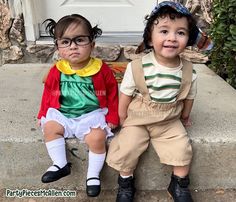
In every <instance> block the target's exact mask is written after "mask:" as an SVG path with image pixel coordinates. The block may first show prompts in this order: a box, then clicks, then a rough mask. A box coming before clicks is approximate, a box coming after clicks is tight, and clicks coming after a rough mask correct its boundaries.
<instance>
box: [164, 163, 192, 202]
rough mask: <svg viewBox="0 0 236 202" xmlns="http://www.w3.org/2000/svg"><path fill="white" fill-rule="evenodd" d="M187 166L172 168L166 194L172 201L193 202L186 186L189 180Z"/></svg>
mask: <svg viewBox="0 0 236 202" xmlns="http://www.w3.org/2000/svg"><path fill="white" fill-rule="evenodd" d="M188 172H189V165H187V166H174V167H173V173H172V176H171V181H170V184H169V187H168V192H169V194H170V195H171V196H172V198H173V199H174V201H179V202H193V199H192V196H191V193H190V190H189V189H188V185H189V183H190V179H189V176H188Z"/></svg>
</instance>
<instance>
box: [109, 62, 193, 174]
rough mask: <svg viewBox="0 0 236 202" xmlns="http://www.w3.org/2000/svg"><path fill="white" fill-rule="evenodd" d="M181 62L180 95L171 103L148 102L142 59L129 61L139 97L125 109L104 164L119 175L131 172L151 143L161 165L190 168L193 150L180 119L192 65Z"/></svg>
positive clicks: (149, 100)
mask: <svg viewBox="0 0 236 202" xmlns="http://www.w3.org/2000/svg"><path fill="white" fill-rule="evenodd" d="M182 62H183V74H182V81H181V87H180V92H179V95H178V97H177V100H176V101H175V102H174V103H164V104H163V103H156V102H153V101H151V99H150V96H149V92H148V89H147V86H146V83H145V79H144V72H143V69H142V63H141V60H140V59H139V60H134V61H132V71H133V76H134V81H135V84H136V86H137V89H138V91H139V92H140V93H141V94H142V97H141V96H139V95H136V96H135V97H134V98H133V100H132V101H131V103H130V104H129V107H128V117H127V119H126V120H125V122H124V124H123V127H122V129H121V131H120V133H119V134H118V135H117V136H115V137H114V139H113V140H112V141H111V144H110V146H109V150H108V154H107V160H106V161H107V163H108V165H109V166H111V167H113V168H114V169H116V170H118V171H122V172H133V171H134V170H135V168H136V166H137V163H138V159H139V156H140V155H141V154H142V153H143V152H144V151H145V150H146V149H147V148H148V145H149V142H150V141H151V143H152V145H153V147H154V149H155V151H156V152H157V154H158V156H159V158H160V162H161V163H164V164H167V165H173V166H185V165H189V164H190V162H191V158H192V147H191V144H190V141H189V137H188V136H187V133H186V130H185V128H184V127H183V125H182V123H181V121H180V116H181V112H182V109H183V100H184V99H185V98H186V97H187V95H188V92H189V90H190V87H191V82H192V63H190V62H188V61H185V60H183V59H182Z"/></svg>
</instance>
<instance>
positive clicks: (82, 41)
mask: <svg viewBox="0 0 236 202" xmlns="http://www.w3.org/2000/svg"><path fill="white" fill-rule="evenodd" d="M54 42H55V44H56V45H57V47H58V48H67V47H69V46H71V44H72V42H74V43H75V44H76V45H77V46H86V45H88V44H90V43H91V42H92V39H91V37H90V36H86V35H80V36H76V37H74V38H72V39H70V38H61V39H56V40H55V41H54Z"/></svg>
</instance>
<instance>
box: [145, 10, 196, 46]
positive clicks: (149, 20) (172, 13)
mask: <svg viewBox="0 0 236 202" xmlns="http://www.w3.org/2000/svg"><path fill="white" fill-rule="evenodd" d="M167 16H168V17H169V18H170V19H175V18H182V17H186V18H187V21H188V28H189V39H188V43H187V46H192V45H193V44H194V42H195V40H196V38H197V34H198V29H197V27H196V21H195V20H194V18H193V17H192V16H191V15H184V14H182V13H179V12H177V11H176V10H175V9H173V8H171V7H169V6H163V7H162V8H160V10H159V11H158V12H157V13H154V14H153V13H152V14H151V15H147V16H146V17H145V21H146V26H145V28H144V33H143V42H144V45H145V48H146V49H150V48H152V47H151V46H150V45H149V43H150V41H151V33H152V30H153V25H154V23H155V21H157V23H158V18H165V17H167Z"/></svg>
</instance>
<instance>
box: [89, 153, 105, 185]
mask: <svg viewBox="0 0 236 202" xmlns="http://www.w3.org/2000/svg"><path fill="white" fill-rule="evenodd" d="M105 158H106V152H105V153H104V154H96V153H93V152H91V151H89V162H88V173H87V179H88V178H91V177H98V178H99V174H100V172H101V170H102V167H103V164H104V161H105ZM87 185H100V181H99V180H89V181H88V182H87Z"/></svg>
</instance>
